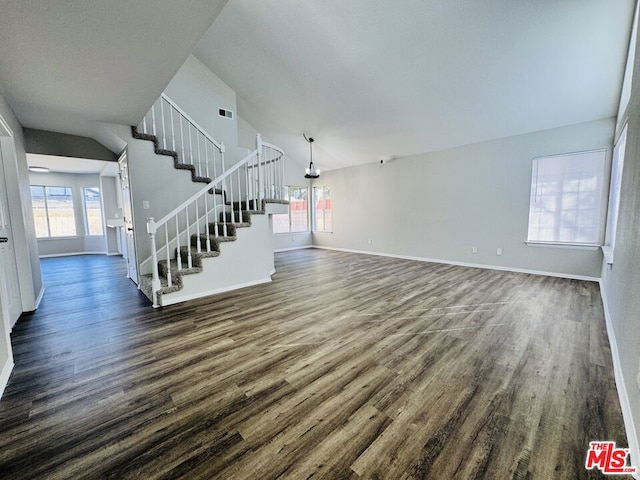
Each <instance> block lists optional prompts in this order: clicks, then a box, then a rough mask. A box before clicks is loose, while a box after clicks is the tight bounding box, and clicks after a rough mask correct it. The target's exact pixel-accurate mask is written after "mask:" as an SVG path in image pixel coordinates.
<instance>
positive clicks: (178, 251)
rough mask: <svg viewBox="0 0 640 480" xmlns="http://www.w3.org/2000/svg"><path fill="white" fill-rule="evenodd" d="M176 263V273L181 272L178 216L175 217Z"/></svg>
mask: <svg viewBox="0 0 640 480" xmlns="http://www.w3.org/2000/svg"><path fill="white" fill-rule="evenodd" d="M175 218H176V261H177V262H178V271H180V270H182V254H181V253H180V227H179V226H178V215H176V217H175Z"/></svg>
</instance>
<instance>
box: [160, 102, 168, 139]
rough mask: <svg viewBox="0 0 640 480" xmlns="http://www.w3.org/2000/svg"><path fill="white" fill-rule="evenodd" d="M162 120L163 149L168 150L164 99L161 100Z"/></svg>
mask: <svg viewBox="0 0 640 480" xmlns="http://www.w3.org/2000/svg"><path fill="white" fill-rule="evenodd" d="M160 120H161V121H162V122H161V124H162V148H163V149H164V150H166V149H167V128H166V127H165V124H164V99H163V98H162V97H161V98H160Z"/></svg>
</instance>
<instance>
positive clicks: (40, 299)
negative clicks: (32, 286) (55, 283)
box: [34, 287, 44, 311]
mask: <svg viewBox="0 0 640 480" xmlns="http://www.w3.org/2000/svg"><path fill="white" fill-rule="evenodd" d="M42 297H44V287H42V288H41V289H40V293H39V294H38V298H36V308H34V311H35V310H37V309H38V307H39V306H40V302H41V301H42Z"/></svg>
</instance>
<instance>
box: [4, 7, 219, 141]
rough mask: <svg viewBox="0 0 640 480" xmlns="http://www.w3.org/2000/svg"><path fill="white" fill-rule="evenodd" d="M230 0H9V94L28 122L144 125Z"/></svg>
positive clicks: (42, 125) (79, 128)
mask: <svg viewBox="0 0 640 480" xmlns="http://www.w3.org/2000/svg"><path fill="white" fill-rule="evenodd" d="M226 1H227V0H181V1H179V2H177V1H174V0H134V1H132V0H109V1H86V0H29V1H15V0H14V1H10V0H0V93H2V94H3V96H4V97H5V98H6V100H7V101H8V102H9V104H10V105H11V107H12V109H13V110H14V112H15V113H16V116H17V117H18V119H19V120H20V122H21V123H22V124H23V126H25V127H30V128H36V129H42V130H51V131H55V132H62V133H69V134H75V135H83V136H95V130H96V128H97V127H96V122H112V123H119V124H123V125H134V124H136V123H137V122H138V120H139V119H140V118H142V116H143V115H144V114H145V112H146V111H147V110H148V108H149V106H150V105H151V104H152V103H153V101H154V100H155V99H156V98H158V96H159V95H160V93H161V92H162V90H163V89H164V87H165V86H166V85H167V84H168V83H169V81H170V80H171V78H172V77H173V75H174V74H175V72H176V71H177V70H178V69H179V68H180V66H181V65H182V64H183V63H184V61H185V59H186V58H187V57H188V55H189V54H190V53H191V51H192V49H193V47H194V46H195V44H196V43H197V42H198V40H199V39H200V37H201V36H202V34H203V33H204V32H205V31H206V29H207V28H208V27H209V26H210V25H211V23H212V22H213V19H214V18H215V16H216V15H217V14H218V13H219V11H220V9H221V8H222V7H223V6H224V4H225V3H226Z"/></svg>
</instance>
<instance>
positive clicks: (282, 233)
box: [273, 230, 309, 236]
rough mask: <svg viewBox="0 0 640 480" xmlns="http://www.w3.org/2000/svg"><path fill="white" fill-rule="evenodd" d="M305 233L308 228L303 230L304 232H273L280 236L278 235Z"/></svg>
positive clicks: (307, 231)
mask: <svg viewBox="0 0 640 480" xmlns="http://www.w3.org/2000/svg"><path fill="white" fill-rule="evenodd" d="M306 233H309V230H305V231H304V232H278V233H274V234H273V235H274V236H280V235H304V234H306Z"/></svg>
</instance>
